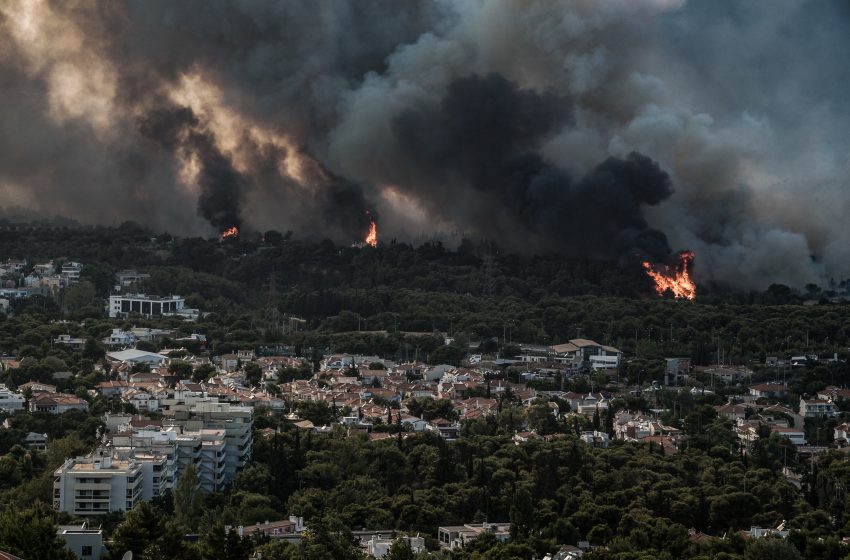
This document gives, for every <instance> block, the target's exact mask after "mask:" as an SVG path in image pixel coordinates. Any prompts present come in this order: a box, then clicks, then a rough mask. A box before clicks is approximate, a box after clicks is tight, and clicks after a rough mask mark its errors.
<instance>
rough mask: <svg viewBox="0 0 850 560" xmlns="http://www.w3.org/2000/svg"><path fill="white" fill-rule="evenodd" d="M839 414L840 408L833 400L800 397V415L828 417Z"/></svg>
mask: <svg viewBox="0 0 850 560" xmlns="http://www.w3.org/2000/svg"><path fill="white" fill-rule="evenodd" d="M837 414H838V408H837V407H836V406H835V403H833V402H831V401H822V400H820V399H815V400H806V399H803V398H801V399H800V416H802V417H803V418H826V417H832V416H836V415H837Z"/></svg>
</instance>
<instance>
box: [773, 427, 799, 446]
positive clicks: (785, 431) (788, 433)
mask: <svg viewBox="0 0 850 560" xmlns="http://www.w3.org/2000/svg"><path fill="white" fill-rule="evenodd" d="M770 431H771V432H773V433H774V434H777V435H780V436H782V437H787V438H788V439H790V440H791V443H793V444H794V445H806V433H805V432H804V431H803V430H798V429H796V428H780V427H778V426H773V427H771V428H770Z"/></svg>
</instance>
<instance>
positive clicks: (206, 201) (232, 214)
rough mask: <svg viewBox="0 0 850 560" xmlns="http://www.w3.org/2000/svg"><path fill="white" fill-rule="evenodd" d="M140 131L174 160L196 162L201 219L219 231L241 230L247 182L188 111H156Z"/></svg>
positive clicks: (162, 108) (161, 108) (160, 108)
mask: <svg viewBox="0 0 850 560" xmlns="http://www.w3.org/2000/svg"><path fill="white" fill-rule="evenodd" d="M139 130H140V132H141V133H142V135H143V136H145V137H146V138H148V139H150V140H152V141H154V142H156V143H157V144H159V146H161V147H162V148H163V149H164V150H166V151H167V152H170V153H171V155H172V156H173V157H175V158H192V157H194V158H196V159H197V161H198V166H199V172H198V185H199V186H200V189H201V192H200V194H199V196H198V212H199V213H200V214H201V216H203V217H204V218H205V219H206V220H207V221H209V223H210V224H212V225H213V227H215V228H217V229H218V231H224V230H226V229H228V228H231V227H237V228H240V227H241V226H242V216H241V211H242V201H243V199H244V197H245V194H246V193H245V190H246V188H247V186H248V181H247V180H246V179H245V177H243V176H242V174H240V173H239V172H238V171H236V169H234V168H233V164H232V163H231V161H230V160H229V159H228V158H227V157H225V156H224V154H222V153H221V150H219V148H218V147H217V145H216V143H215V138H214V136H213V135H212V134H211V133H210V132H209V131H207V130H205V129H204V127H203V125H202V124H201V122H200V121H199V120H198V118H197V117H196V116H195V114H194V113H193V111H192V110H191V109H189V108H188V107H179V106H168V107H159V108H156V109H154V110H152V111H150V112H149V113H148V114H147V115H145V117H143V118H142V119H140V122H139Z"/></svg>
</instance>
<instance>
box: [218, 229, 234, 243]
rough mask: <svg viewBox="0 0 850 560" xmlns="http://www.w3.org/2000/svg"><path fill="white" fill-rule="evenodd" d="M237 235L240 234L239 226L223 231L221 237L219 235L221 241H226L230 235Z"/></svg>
mask: <svg viewBox="0 0 850 560" xmlns="http://www.w3.org/2000/svg"><path fill="white" fill-rule="evenodd" d="M237 235H239V228H238V227H236V226H233V227H230V228H227V229H226V230H224V231H223V232H221V237H219V239H220V240H221V241H224V240H225V239H228V238H230V237H236V236H237Z"/></svg>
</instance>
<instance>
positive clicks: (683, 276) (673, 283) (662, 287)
mask: <svg viewBox="0 0 850 560" xmlns="http://www.w3.org/2000/svg"><path fill="white" fill-rule="evenodd" d="M678 258H679V262H677V263H676V264H674V265H671V266H668V265H660V266H659V267H657V268H656V266H655V265H653V264H652V263H650V262H647V261H644V262H643V268H644V270H646V273H647V274H648V275H649V277H650V278H652V280H653V281H654V282H655V291H656V292H657V293H658V295H659V296H661V295H664V292H666V291H667V290H670V291H671V292H672V293H673V296H675V297H677V298H686V299H695V298H696V297H697V286H696V284H695V283H694V281H693V280H691V275H690V272H689V270H690V268H691V265H692V264H693V262H694V252H693V251H682V252H681V253H679V255H678Z"/></svg>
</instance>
